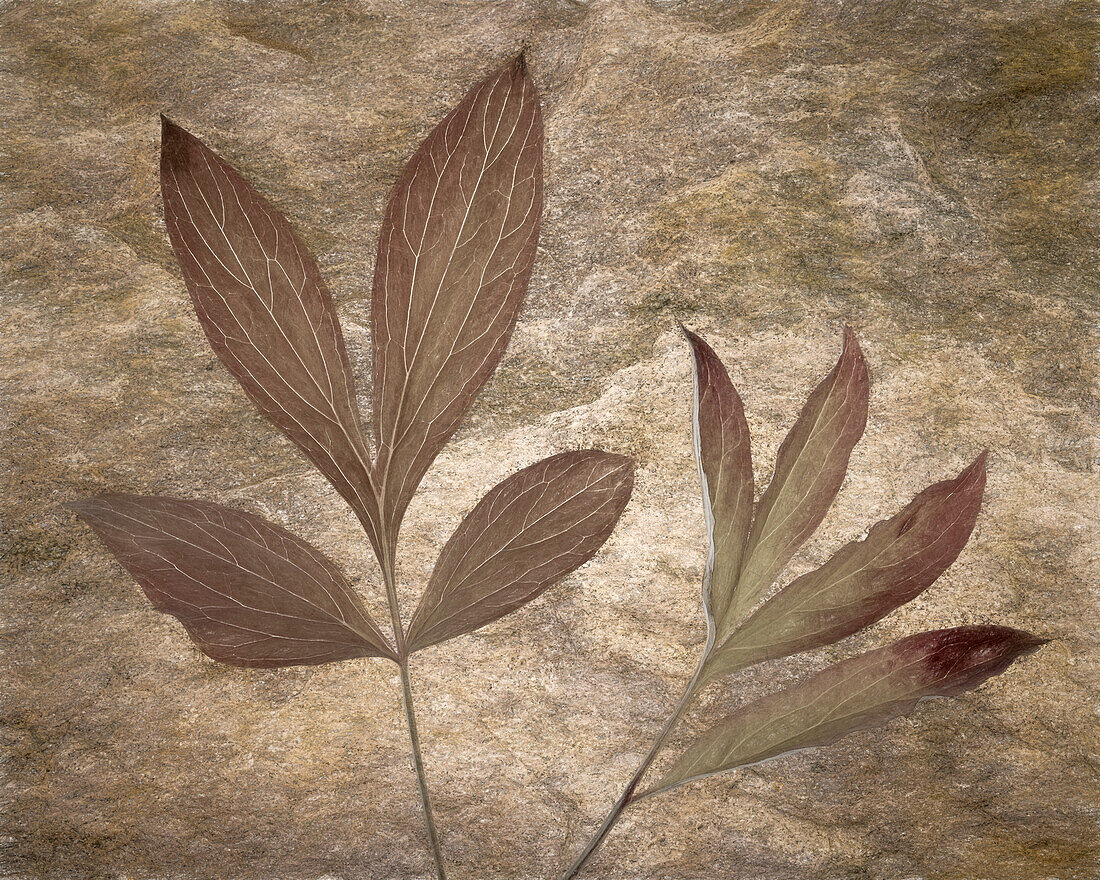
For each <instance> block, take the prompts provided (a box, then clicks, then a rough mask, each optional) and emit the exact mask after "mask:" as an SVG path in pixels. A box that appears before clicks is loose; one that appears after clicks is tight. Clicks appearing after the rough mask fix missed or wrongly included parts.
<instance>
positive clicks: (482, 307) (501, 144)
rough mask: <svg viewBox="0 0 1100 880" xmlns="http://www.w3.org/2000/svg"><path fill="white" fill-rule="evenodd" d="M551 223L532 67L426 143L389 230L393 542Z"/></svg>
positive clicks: (385, 358) (380, 469) (382, 278)
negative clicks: (542, 224) (542, 227)
mask: <svg viewBox="0 0 1100 880" xmlns="http://www.w3.org/2000/svg"><path fill="white" fill-rule="evenodd" d="M541 213H542V115H541V112H540V110H539V103H538V95H537V94H536V92H535V86H534V83H533V82H532V80H531V77H530V75H529V74H528V72H527V66H526V64H525V63H524V62H523V58H522V56H521V57H520V58H519V59H517V60H516V61H515V62H509V63H508V64H507V65H505V66H504V67H503V68H502V69H500V70H499V71H497V72H496V73H494V74H493V75H492V76H490V77H488V78H487V79H485V80H484V81H483V82H481V83H480V84H479V85H477V86H475V87H474V88H473V89H472V90H471V91H470V93H469V94H468V95H466V97H465V98H463V100H462V101H461V103H459V105H458V106H457V107H456V108H455V109H454V110H452V111H451V113H450V114H449V115H448V116H447V117H446V118H445V119H444V120H443V121H442V122H441V123H440V124H439V125H438V126H437V127H436V129H435V130H434V131H433V132H432V133H431V134H430V135H428V138H427V140H425V141H424V143H423V145H422V146H421V147H420V149H419V150H418V151H417V153H416V155H415V156H413V158H412V159H411V160H410V161H409V164H408V165H407V166H406V168H405V170H404V173H402V175H401V178H400V179H399V180H398V182H397V185H396V186H395V188H394V191H393V195H392V196H391V198H390V203H389V207H388V208H387V209H386V214H385V217H384V219H383V221H382V233H381V238H380V240H379V246H378V262H377V266H376V268H375V275H374V291H373V302H372V309H373V312H372V315H371V321H372V327H373V336H374V420H375V434H376V438H377V440H378V458H377V462H376V470H375V474H376V476H377V481H378V483H379V484H380V493H381V495H380V497H381V498H382V508H383V515H384V519H385V523H386V537H387V540H388V542H389V545H390V546H392V545H393V544H394V543H395V542H396V540H397V532H398V529H399V528H400V522H401V517H402V516H403V515H404V511H405V508H406V507H407V506H408V503H409V500H410V499H411V498H412V495H413V493H414V492H415V491H416V487H417V485H418V484H419V483H420V479H421V478H422V477H423V476H424V473H425V472H426V471H427V470H428V467H429V466H430V465H431V463H432V461H433V459H434V458H435V456H436V455H437V454H438V452H439V450H440V449H441V448H442V447H443V445H444V444H445V443H446V442H447V439H448V438H449V437H450V436H451V435H452V434H453V433H454V431H455V429H456V428H457V427H458V425H459V423H460V422H461V420H462V418H463V416H464V415H465V413H466V411H467V410H468V409H469V406H470V403H471V402H472V401H473V399H474V397H475V395H476V394H477V392H478V391H479V390H480V389H481V387H482V386H483V385H484V384H485V382H486V380H487V379H488V378H489V376H490V374H491V373H492V372H493V370H494V369H495V367H496V365H497V363H498V362H499V360H500V357H501V355H502V353H503V352H504V349H505V346H506V345H507V344H508V339H509V337H510V336H511V333H512V328H513V326H514V325H515V321H516V315H517V313H518V311H519V306H520V301H521V300H522V298H523V294H524V291H525V290H526V288H527V281H528V279H529V278H530V275H531V267H532V264H533V262H534V258H535V245H536V242H537V240H538V229H539V218H540V214H541Z"/></svg>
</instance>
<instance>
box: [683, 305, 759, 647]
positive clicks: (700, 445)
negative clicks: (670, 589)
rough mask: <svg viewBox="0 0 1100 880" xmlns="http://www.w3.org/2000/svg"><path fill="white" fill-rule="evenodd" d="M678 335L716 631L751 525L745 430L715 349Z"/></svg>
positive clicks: (706, 595)
mask: <svg viewBox="0 0 1100 880" xmlns="http://www.w3.org/2000/svg"><path fill="white" fill-rule="evenodd" d="M683 331H684V335H685V336H687V339H688V342H689V343H690V344H691V351H692V364H693V367H694V369H693V375H694V379H695V383H694V384H695V399H694V406H693V424H694V435H695V457H696V459H697V460H698V462H699V477H700V479H701V481H702V483H703V510H704V514H705V516H706V522H707V540H708V548H707V562H706V567H705V569H704V572H703V604H704V605H705V606H706V609H707V614H708V616H709V617H710V619H711V620H712V621H713V624H714V625H715V626H717V624H718V622H719V621H721V620H723V619H724V617H725V615H726V612H727V611H728V610H729V607H730V602H731V601H732V599H733V594H734V588H735V587H736V586H737V575H738V573H739V572H740V570H741V556H742V554H743V553H744V550H745V541H746V539H747V538H748V533H749V526H750V525H751V523H752V501H753V479H752V453H751V451H750V446H749V426H748V423H747V422H746V421H745V409H744V407H743V406H742V404H741V397H740V395H738V393H737V389H736V388H734V387H733V383H732V382H731V381H730V377H729V374H728V373H727V372H726V368H725V366H723V364H722V361H721V360H719V358H718V355H716V354H715V353H714V349H712V348H711V347H710V346H709V345H707V343H706V342H704V341H703V340H702V339H700V338H699V337H698V336H696V335H695V334H694V333H692V332H691V331H690V330H688V329H687V328H686V327H685V328H683Z"/></svg>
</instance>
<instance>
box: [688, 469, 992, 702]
mask: <svg viewBox="0 0 1100 880" xmlns="http://www.w3.org/2000/svg"><path fill="white" fill-rule="evenodd" d="M985 460H986V453H984V452H983V453H982V454H981V455H980V456H978V458H977V459H976V460H975V461H974V462H973V463H972V464H971V465H970V466H969V467H968V468H966V469H965V470H964V471H963V472H962V473H960V474H959V475H958V476H957V477H956V478H955V479H953V480H945V481H943V482H941V483H936V484H934V485H932V486H929V487H928V488H927V489H925V490H924V491H923V492H921V493H920V494H919V495H917V497H916V498H914V499H913V501H911V502H910V503H909V504H908V505H907V506H906V507H905V508H904V509H903V510H902V511H901V512H900V513H898V514H896V515H895V516H893V517H891V518H890V519H888V520H884V521H883V522H880V523H878V524H877V525H875V526H874V527H873V528H872V529H871V530H870V532H869V533H868V534H867V537H866V538H865V539H864V540H862V541H853V542H852V543H850V544H848V545H846V546H845V547H843V548H842V549H841V550H840V551H839V552H838V553H837V554H836V555H835V556H833V558H832V559H830V560H829V561H828V562H826V563H825V564H824V565H823V566H822V567H821V568H819V569H817V570H816V571H811V572H809V573H808V574H805V575H803V576H802V577H800V578H797V579H796V580H795V581H793V582H792V583H791V584H790V585H789V586H787V587H786V588H784V589H783V590H781V591H780V592H779V593H777V594H776V595H775V596H773V597H772V598H771V599H769V600H768V601H767V602H765V603H764V604H763V605H762V606H760V608H758V609H757V610H756V611H755V612H754V613H753V614H752V615H751V616H750V617H749V619H748V620H746V621H745V623H744V624H743V625H742V626H741V627H740V628H739V629H738V630H737V631H736V632H734V633H733V635H731V636H730V637H729V639H728V640H727V641H726V642H725V644H723V645H722V646H720V647H719V648H718V650H717V651H716V652H715V654H714V655H713V657H712V659H711V661H710V663H709V664H708V667H707V671H706V673H705V674H704V677H703V680H704V681H710V680H712V679H714V678H717V677H718V676H721V675H728V674H729V673H731V672H734V671H736V670H737V669H743V668H744V667H746V666H751V665H752V664H753V663H759V662H761V661H762V660H771V659H775V658H778V657H786V656H788V655H790V654H797V653H798V652H799V651H808V650H810V649H811V648H817V647H820V646H821V645H828V644H831V643H833V642H836V641H839V640H840V639H842V638H844V637H845V636H849V635H851V634H852V633H854V632H857V631H859V630H861V629H863V627H865V626H868V625H869V624H872V623H874V622H875V621H876V620H879V619H880V618H882V617H883V616H885V615H886V614H888V613H889V612H890V611H893V610H894V609H895V608H897V607H899V606H900V605H904V604H905V603H906V602H908V601H910V600H911V599H913V598H915V597H916V596H918V595H920V593H922V592H923V591H924V590H926V589H927V588H928V587H929V586H931V585H932V584H933V583H934V582H935V580H936V579H937V578H938V577H939V576H940V575H941V574H943V572H944V571H946V570H947V567H948V566H949V565H951V563H953V562H954V561H955V559H956V558H957V557H958V555H959V553H961V552H962V549H963V547H965V546H966V542H967V541H968V540H969V538H970V533H971V532H972V531H973V529H974V522H975V521H976V520H977V518H978V510H979V509H980V508H981V504H982V493H983V491H984V489H985Z"/></svg>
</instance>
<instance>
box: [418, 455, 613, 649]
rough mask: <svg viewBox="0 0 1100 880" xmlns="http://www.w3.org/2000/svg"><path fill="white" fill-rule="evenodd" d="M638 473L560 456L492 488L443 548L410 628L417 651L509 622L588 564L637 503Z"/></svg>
mask: <svg viewBox="0 0 1100 880" xmlns="http://www.w3.org/2000/svg"><path fill="white" fill-rule="evenodd" d="M633 484H634V467H633V463H632V462H631V461H630V459H628V458H624V457H623V456H621V455H612V454H611V453H607V452H600V451H598V450H594V449H593V450H586V451H583V452H563V453H561V454H559V455H554V456H551V457H550V458H545V459H543V460H542V461H540V462H537V463H536V464H533V465H531V466H530V467H527V468H524V469H523V470H521V471H519V472H518V473H515V474H513V475H512V476H510V477H508V479H506V480H504V482H502V483H500V484H499V485H497V486H496V487H495V488H493V489H492V490H491V491H490V492H489V494H487V495H486V496H485V497H484V498H483V499H482V500H481V501H480V502H478V504H477V506H476V507H474V509H473V510H472V511H470V513H469V515H467V517H466V518H465V519H464V520H463V521H462V522H461V523H460V524H459V526H458V528H457V529H456V530H455V533H454V535H452V536H451V539H450V540H449V541H448V542H447V544H446V546H444V548H443V551H442V552H441V553H440V554H439V560H438V562H436V566H435V571H434V572H433V573H432V576H431V579H430V580H429V581H428V587H427V589H426V590H425V593H424V598H423V599H422V600H421V602H420V607H419V608H417V610H416V615H415V616H414V617H413V621H412V624H411V626H410V628H409V651H410V652H411V651H417V650H419V649H421V648H426V647H428V646H429V645H434V644H436V643H438V642H442V641H445V640H446V639H450V638H454V637H455V636H457V635H462V634H463V633H468V632H471V631H473V630H475V629H477V628H478V627H481V626H484V625H485V624H487V623H489V622H491V621H493V620H496V619H497V618H499V617H503V616H504V615H505V614H508V613H509V612H510V611H513V610H515V609H516V608H519V607H520V606H521V605H523V604H524V603H526V602H530V601H531V600H532V599H534V598H535V597H536V596H538V595H540V594H541V593H542V592H543V591H544V590H546V589H547V588H548V587H549V586H551V585H552V584H553V583H554V582H555V581H557V580H559V579H561V578H562V577H564V576H565V575H567V574H569V572H571V571H573V570H574V569H575V568H577V567H578V566H580V565H581V564H583V563H584V562H587V561H588V560H589V559H591V558H592V556H593V555H595V553H596V551H597V550H599V549H600V547H601V546H602V545H603V543H604V541H606V540H607V538H608V536H609V535H610V534H611V531H612V529H614V527H615V523H616V522H617V521H618V519H619V516H620V514H622V512H623V508H624V507H626V503H627V501H628V500H629V499H630V491H631V488H632V487H633Z"/></svg>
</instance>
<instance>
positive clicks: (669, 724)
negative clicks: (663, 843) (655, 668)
mask: <svg viewBox="0 0 1100 880" xmlns="http://www.w3.org/2000/svg"><path fill="white" fill-rule="evenodd" d="M713 648H714V637H713V633H712V634H711V635H710V636H709V637H708V638H707V645H706V648H705V649H704V650H703V656H702V658H701V659H700V660H699V666H698V667H697V668H696V670H695V674H694V675H692V677H691V681H689V682H688V683H687V687H685V688H684V693H683V695H682V696H681V697H680V700H679V702H678V703H677V704H676V706H675V708H674V709H673V710H672V714H671V715H670V716H669V719H668V721H666V722H665V726H664V727H662V728H661V732H660V733H659V734H657V739H656V740H654V742H653V745H652V746H650V748H649V751H648V752H647V753H646V756H645V757H644V758H642V763H641V764H639V765H638V769H637V770H635V771H634V775H633V776H632V777H631V778H630V781H629V782H628V783H627V784H626V788H624V789H623V793H622V794H621V795H619V799H618V800H617V801H615V805H614V806H613V807H612V808H611V811H610V812H609V813H608V814H607V818H606V819H604V820H603V824H602V825H601V826H600V829H599V830H598V831H597V832H596V833H595V834H594V835H593V836H592V839H591V840H589V841H588V845H587V846H586V847H585V848H584V850H583V851H582V852H581V854H580V855H579V856H577V858H576V860H575V861H574V862H573V864H572V865H570V866H569V869H568V870H567V871H566V872H565V873H564V874H562V877H561V880H572V878H574V877H576V876H577V874H579V873H580V872H581V869H582V868H584V866H585V864H586V863H587V862H588V860H589V859H590V858H591V857H592V854H593V853H595V852H596V850H597V849H599V846H600V844H601V843H603V841H604V838H605V837H607V835H608V834H610V833H611V829H612V828H614V827H615V824H616V823H617V822H618V821H619V819H620V817H621V816H622V814H623V812H624V811H625V810H626V808H627V807H629V806H630V804H631V803H632V802H633V801H634V792H635V791H637V790H638V785H639V784H640V783H641V781H642V778H643V777H644V776H645V774H646V771H647V770H649V766H650V764H652V763H653V761H654V759H655V758H656V757H657V754H658V753H659V752H660V751H661V748H662V747H663V746H664V744H665V741H666V740H667V739H668V737H669V734H671V733H672V731H673V730H674V729H675V727H676V724H677V722H678V721H679V720H680V719H681V718H682V717H683V715H684V712H685V711H687V708H688V706H689V705H690V704H691V699H692V697H694V696H695V692H696V689H697V687H698V685H699V679H700V676H702V674H703V668H704V667H705V666H706V664H707V660H709V659H710V654H711V651H712V650H713Z"/></svg>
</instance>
